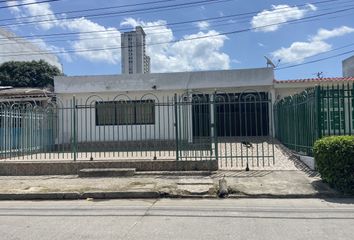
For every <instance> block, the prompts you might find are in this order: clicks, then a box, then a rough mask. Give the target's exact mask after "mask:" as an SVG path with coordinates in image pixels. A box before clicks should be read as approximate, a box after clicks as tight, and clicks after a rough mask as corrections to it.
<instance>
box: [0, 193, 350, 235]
mask: <svg viewBox="0 0 354 240" xmlns="http://www.w3.org/2000/svg"><path fill="white" fill-rule="evenodd" d="M353 236H354V199H342V200H340V199H332V200H319V199H242V200H241V199H226V200H181V199H176V200H171V199H162V200H109V201H86V200H84V201H83V200H81V201H2V202H0V239H4V240H12V239H21V240H22V239H29V240H32V239H33V240H42V239H51V240H53V239H60V240H63V239H65V240H67V239H75V240H76V239H85V240H90V239H95V240H96V239H97V240H106V239H148V240H155V239H166V240H170V239H171V240H173V239H181V240H182V239H183V240H186V239H193V240H194V239H203V240H206V239H218V240H221V239H232V240H235V239H271V240H277V239H301V240H303V239H306V240H308V239H321V240H324V239H331V240H332V239H341V240H342V239H353Z"/></svg>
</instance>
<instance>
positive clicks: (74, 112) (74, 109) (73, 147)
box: [72, 96, 77, 161]
mask: <svg viewBox="0 0 354 240" xmlns="http://www.w3.org/2000/svg"><path fill="white" fill-rule="evenodd" d="M72 108H73V109H72V113H73V118H72V121H73V123H72V136H73V143H72V144H73V146H72V150H73V154H74V161H76V157H77V156H76V153H77V139H76V138H77V136H76V134H77V133H76V99H75V96H73V104H72Z"/></svg>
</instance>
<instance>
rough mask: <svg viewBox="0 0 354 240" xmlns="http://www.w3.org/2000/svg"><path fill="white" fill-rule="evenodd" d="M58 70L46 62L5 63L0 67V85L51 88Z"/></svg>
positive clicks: (59, 73) (58, 72)
mask: <svg viewBox="0 0 354 240" xmlns="http://www.w3.org/2000/svg"><path fill="white" fill-rule="evenodd" d="M59 75H62V73H61V72H60V70H59V69H58V68H57V67H55V66H52V65H50V64H48V63H47V62H45V61H43V60H40V61H31V62H17V61H11V62H5V63H3V64H2V65H0V85H1V86H12V87H37V88H44V87H51V86H54V76H59Z"/></svg>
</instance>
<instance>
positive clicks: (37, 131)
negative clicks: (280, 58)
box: [0, 91, 274, 168]
mask: <svg viewBox="0 0 354 240" xmlns="http://www.w3.org/2000/svg"><path fill="white" fill-rule="evenodd" d="M272 113H273V111H272V104H271V98H270V95H269V94H268V93H265V92H262V93H259V92H255V91H245V92H242V93H214V94H203V93H188V94H182V95H177V94H175V95H172V96H156V95H154V94H145V95H143V96H140V97H136V98H131V97H129V96H127V95H118V96H116V97H114V98H110V99H109V98H105V99H104V98H102V97H100V96H97V95H92V96H89V97H87V98H80V99H77V98H75V97H72V98H70V99H59V98H58V97H57V98H53V99H52V100H51V101H50V102H49V103H47V104H45V107H43V106H33V105H32V104H30V103H26V104H21V105H20V104H17V103H12V104H2V105H0V134H1V135H0V158H2V159H18V160H28V159H34V160H36V159H37V160H40V159H48V160H49V159H58V160H99V159H105V160H116V159H130V160H134V159H137V160H139V159H159V160H189V161H190V160H192V161H198V160H218V161H219V163H220V166H221V167H231V168H232V167H246V166H247V164H248V165H249V166H251V167H252V166H269V165H272V164H274V144H273V138H272V135H273V128H272V126H273V124H272V121H273V116H272Z"/></svg>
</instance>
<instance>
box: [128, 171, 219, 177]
mask: <svg viewBox="0 0 354 240" xmlns="http://www.w3.org/2000/svg"><path fill="white" fill-rule="evenodd" d="M212 173H213V172H211V171H138V172H136V173H135V175H136V176H150V175H151V176H210V175H212Z"/></svg>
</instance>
